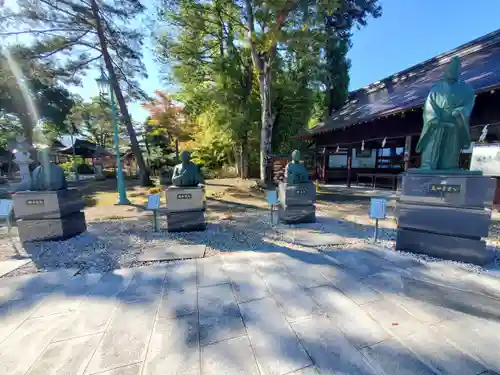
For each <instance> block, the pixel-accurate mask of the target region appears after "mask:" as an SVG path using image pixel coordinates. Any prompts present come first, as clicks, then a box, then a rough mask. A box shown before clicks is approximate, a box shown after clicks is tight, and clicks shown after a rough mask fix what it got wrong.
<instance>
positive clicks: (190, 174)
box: [172, 162, 203, 186]
mask: <svg viewBox="0 0 500 375" xmlns="http://www.w3.org/2000/svg"><path fill="white" fill-rule="evenodd" d="M200 183H203V177H202V176H201V174H200V171H199V169H198V166H197V165H196V164H194V163H191V162H189V163H187V164H178V165H176V166H175V167H174V172H173V174H172V184H173V185H175V186H198V184H200Z"/></svg>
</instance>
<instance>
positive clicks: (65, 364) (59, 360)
mask: <svg viewBox="0 0 500 375" xmlns="http://www.w3.org/2000/svg"><path fill="white" fill-rule="evenodd" d="M101 336H102V334H96V335H90V336H84V337H79V338H75V339H71V340H65V341H60V342H57V343H53V344H50V345H49V346H48V347H47V348H46V349H45V350H44V351H43V353H42V355H41V356H40V358H38V359H37V360H36V362H35V363H34V365H33V366H32V367H31V368H30V370H29V371H28V373H27V374H26V375H46V374H51V375H59V374H61V375H62V374H71V375H83V374H84V372H85V369H86V368H87V365H88V363H89V361H90V358H92V354H93V353H94V350H95V349H96V347H97V344H98V343H99V340H100V339H101Z"/></svg>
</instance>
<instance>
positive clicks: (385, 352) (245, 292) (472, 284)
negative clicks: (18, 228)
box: [0, 249, 500, 375]
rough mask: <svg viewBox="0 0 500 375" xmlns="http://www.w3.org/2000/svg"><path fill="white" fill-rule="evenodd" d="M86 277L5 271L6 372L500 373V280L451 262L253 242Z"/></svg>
mask: <svg viewBox="0 0 500 375" xmlns="http://www.w3.org/2000/svg"><path fill="white" fill-rule="evenodd" d="M75 272H76V270H60V271H56V272H50V273H44V274H37V275H27V276H21V277H12V278H8V279H2V280H0V374H10V375H42V374H43V375H46V374H71V375H73V374H75V375H76V374H81V375H84V374H85V375H90V374H105V375H140V374H141V375H153V374H158V375H160V374H161V375H167V374H184V375H188V374H203V375H205V374H214V375H224V374H227V375H239V374H241V375H243V374H252V375H253V374H256V375H257V374H282V375H284V374H290V375H291V374H293V375H299V374H300V375H311V374H319V373H320V374H356V375H358V374H363V375H374V374H379V375H380V374H387V375H394V374H401V375H410V374H426V375H427V374H450V375H457V374H461V375H478V374H483V375H486V374H489V375H492V374H496V372H498V373H500V356H499V355H498V353H499V352H500V279H499V278H497V277H495V276H494V275H489V274H481V275H477V274H472V273H468V272H466V271H465V270H463V269H461V268H458V267H455V266H453V265H451V264H449V263H439V262H437V263H425V264H423V263H420V262H417V261H416V260H414V259H413V258H406V257H404V256H402V255H397V254H395V253H393V252H391V251H389V250H383V249H367V250H365V251H357V250H342V251H335V252H329V253H316V252H314V251H311V252H301V251H297V250H294V251H290V252H289V253H286V254H284V253H272V254H270V253H267V254H262V253H256V252H250V251H249V252H244V253H236V254H235V253H230V254H225V255H220V256H217V257H211V258H203V259H197V260H186V261H181V262H175V263H169V264H167V265H161V266H151V267H143V268H135V269H121V270H117V271H114V272H112V273H106V274H88V275H75ZM495 371H496V372H495Z"/></svg>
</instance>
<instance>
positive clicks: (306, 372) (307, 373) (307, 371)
mask: <svg viewBox="0 0 500 375" xmlns="http://www.w3.org/2000/svg"><path fill="white" fill-rule="evenodd" d="M290 375H319V372H318V370H316V367H314V366H309V367H306V368H303V369H300V370H297V371H294V372H291V373H290Z"/></svg>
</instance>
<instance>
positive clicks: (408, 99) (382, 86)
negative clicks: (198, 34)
mask: <svg viewBox="0 0 500 375" xmlns="http://www.w3.org/2000/svg"><path fill="white" fill-rule="evenodd" d="M453 56H459V57H460V59H461V61H462V76H461V79H463V80H465V81H466V82H469V83H470V84H471V85H472V86H473V87H474V89H475V91H476V93H480V92H482V91H485V90H491V89H493V88H496V87H498V86H500V30H497V31H495V32H492V33H490V34H487V35H485V36H483V37H481V38H479V39H476V40H473V41H472V42H469V43H467V44H464V45H462V46H460V47H458V48H456V49H454V50H452V51H449V52H446V53H444V54H442V55H439V56H436V57H434V58H432V59H430V60H427V61H425V62H423V63H421V64H418V65H415V66H413V67H411V68H409V69H406V70H404V71H402V72H399V73H396V74H394V75H392V76H390V77H388V78H386V79H383V80H382V81H379V82H375V83H373V84H371V85H369V86H367V87H364V88H362V89H359V90H356V91H353V92H351V93H350V94H349V98H348V101H347V103H346V104H345V105H344V107H342V108H341V109H340V110H339V111H337V112H335V113H333V115H332V116H331V117H330V118H329V119H328V121H326V122H325V123H320V124H318V125H317V126H315V127H314V128H312V129H310V130H309V131H307V132H306V133H308V134H309V135H311V134H318V133H323V132H325V131H329V130H335V129H339V128H344V127H347V126H351V125H354V124H357V123H360V122H366V121H370V120H373V119H375V118H377V117H380V116H386V115H389V114H393V113H397V112H401V111H404V110H407V109H410V108H416V107H421V106H422V105H423V103H424V101H425V98H426V97H427V94H428V93H429V90H430V89H431V87H432V85H434V84H435V83H436V82H437V81H438V80H439V79H440V78H441V76H442V75H443V72H444V70H445V69H446V64H447V63H448V62H449V60H450V59H451V58H452V57H453ZM301 135H305V134H304V133H302V134H301Z"/></svg>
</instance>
